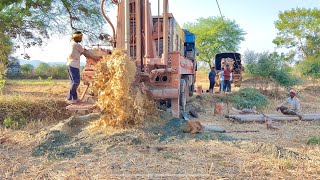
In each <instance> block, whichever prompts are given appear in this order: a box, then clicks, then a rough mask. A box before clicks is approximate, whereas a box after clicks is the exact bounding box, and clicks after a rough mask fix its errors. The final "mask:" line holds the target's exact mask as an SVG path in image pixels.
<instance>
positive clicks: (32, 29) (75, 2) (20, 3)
mask: <svg viewBox="0 0 320 180" xmlns="http://www.w3.org/2000/svg"><path fill="white" fill-rule="evenodd" d="M108 2H109V1H108ZM109 4H110V3H109ZM99 8H100V0H81V1H79V0H5V1H4V0H2V1H0V24H1V26H0V47H1V48H0V62H2V63H3V64H6V63H7V61H8V56H9V55H10V53H11V52H12V50H13V49H16V48H29V47H31V46H36V45H38V46H42V45H43V44H44V43H45V40H46V39H48V38H50V37H51V36H52V35H65V34H71V32H72V31H76V30H80V31H83V32H84V33H85V34H86V35H88V39H89V40H95V39H98V38H100V37H101V33H102V34H103V32H102V31H103V26H104V24H105V23H104V19H103V18H102V16H101V15H100V11H99ZM25 57H26V58H28V57H29V56H28V55H27V54H26V55H25Z"/></svg>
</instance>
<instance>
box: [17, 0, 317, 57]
mask: <svg viewBox="0 0 320 180" xmlns="http://www.w3.org/2000/svg"><path fill="white" fill-rule="evenodd" d="M150 2H151V5H152V13H153V14H154V15H156V14H157V13H158V9H157V5H158V0H150ZM218 2H219V5H220V9H221V12H222V15H223V16H224V17H225V18H228V19H231V20H235V21H236V23H237V24H239V25H240V27H241V28H242V29H243V30H244V31H245V32H246V33H247V35H246V36H245V41H243V42H242V43H241V45H240V49H239V52H240V53H243V52H244V51H245V50H247V49H249V50H254V51H256V52H264V51H273V50H274V48H275V45H274V44H273V43H272V40H273V39H274V38H275V37H276V33H277V30H276V28H275V26H274V22H275V21H276V20H277V19H278V14H279V12H280V11H285V10H290V9H292V8H296V7H300V8H302V7H304V8H318V9H320V0H218ZM160 4H161V6H162V0H160ZM169 11H170V12H171V13H173V15H174V17H175V18H176V19H177V21H178V23H179V24H180V26H182V25H183V24H184V23H186V22H194V21H196V19H198V18H200V17H209V16H220V13H219V10H218V7H217V4H216V0H169ZM69 43H70V39H69V36H67V37H61V38H54V39H51V40H49V42H48V44H47V46H45V47H43V48H32V49H27V50H26V51H27V53H28V54H29V55H30V56H31V59H36V60H41V61H45V62H50V61H65V60H66V57H67V54H68V50H69ZM20 53H21V51H19V52H17V53H16V54H17V55H19V54H20ZM19 58H20V57H19Z"/></svg>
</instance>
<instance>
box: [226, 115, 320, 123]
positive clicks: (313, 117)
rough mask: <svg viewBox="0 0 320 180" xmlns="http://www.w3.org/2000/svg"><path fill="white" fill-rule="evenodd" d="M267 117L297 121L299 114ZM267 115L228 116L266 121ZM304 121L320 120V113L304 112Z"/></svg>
mask: <svg viewBox="0 0 320 180" xmlns="http://www.w3.org/2000/svg"><path fill="white" fill-rule="evenodd" d="M265 116H266V117H267V118H269V119H271V120H273V121H297V120H299V117H298V116H294V115H277V114H267V115H265ZM265 116H264V115H262V114H257V115H227V116H226V117H227V118H230V119H233V120H236V121H239V122H265ZM302 120H303V121H319V120H320V114H303V119H302Z"/></svg>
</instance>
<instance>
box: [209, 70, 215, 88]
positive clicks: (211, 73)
mask: <svg viewBox="0 0 320 180" xmlns="http://www.w3.org/2000/svg"><path fill="white" fill-rule="evenodd" d="M215 80H216V72H215V70H214V67H212V68H211V72H210V73H209V81H210V86H209V93H210V94H212V93H213V88H214V85H215Z"/></svg>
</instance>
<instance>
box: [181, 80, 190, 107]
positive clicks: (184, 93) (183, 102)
mask: <svg viewBox="0 0 320 180" xmlns="http://www.w3.org/2000/svg"><path fill="white" fill-rule="evenodd" d="M187 85H188V80H186V79H180V96H179V105H180V107H181V108H182V111H183V112H185V111H186V104H187V99H188V96H189V88H188V87H187Z"/></svg>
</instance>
